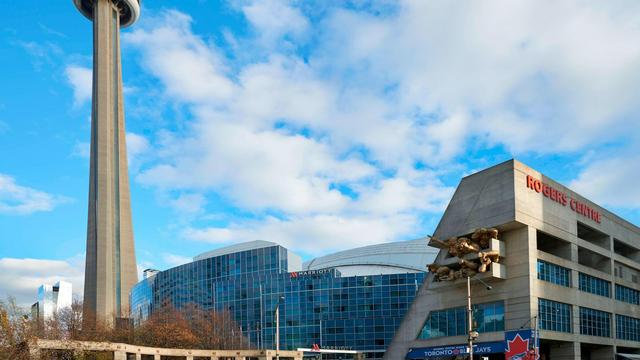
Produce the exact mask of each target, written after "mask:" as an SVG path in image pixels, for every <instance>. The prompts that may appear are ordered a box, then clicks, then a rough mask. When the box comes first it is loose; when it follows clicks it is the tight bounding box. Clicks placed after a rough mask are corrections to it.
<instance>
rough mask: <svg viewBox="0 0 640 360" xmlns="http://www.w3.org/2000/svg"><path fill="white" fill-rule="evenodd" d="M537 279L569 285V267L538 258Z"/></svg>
mask: <svg viewBox="0 0 640 360" xmlns="http://www.w3.org/2000/svg"><path fill="white" fill-rule="evenodd" d="M538 279H540V280H543V281H548V282H550V283H552V284H557V285H561V286H566V287H571V269H567V268H565V267H562V266H559V265H556V264H552V263H549V262H546V261H542V260H538Z"/></svg>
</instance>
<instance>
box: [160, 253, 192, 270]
mask: <svg viewBox="0 0 640 360" xmlns="http://www.w3.org/2000/svg"><path fill="white" fill-rule="evenodd" d="M162 260H163V261H164V262H165V264H167V265H168V266H169V267H175V266H179V265H183V264H186V263H190V262H192V261H193V259H192V258H190V257H186V256H181V255H176V254H169V253H164V254H162Z"/></svg>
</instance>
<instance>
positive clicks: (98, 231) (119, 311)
mask: <svg viewBox="0 0 640 360" xmlns="http://www.w3.org/2000/svg"><path fill="white" fill-rule="evenodd" d="M73 3H74V4H75V6H76V7H77V8H78V10H80V12H81V13H82V14H83V15H84V16H86V17H87V18H88V19H89V20H91V21H92V22H93V95H92V108H91V160H90V161H91V164H90V175H89V216H88V221H87V255H86V264H85V275H84V314H85V316H84V318H85V324H86V325H87V326H89V327H93V326H95V321H96V320H99V321H103V322H105V323H107V324H110V325H112V326H113V325H114V324H117V321H118V320H119V319H121V318H123V317H126V314H127V313H128V311H129V291H130V290H131V287H132V286H133V285H135V283H137V281H138V276H137V270H136V257H135V250H134V242H133V226H132V222H131V196H130V194H129V174H128V170H127V146H126V138H125V134H126V133H125V123H124V98H123V93H122V64H121V61H120V28H124V27H127V26H130V25H132V24H133V23H135V22H136V21H137V20H138V17H139V16H140V2H139V0H73Z"/></svg>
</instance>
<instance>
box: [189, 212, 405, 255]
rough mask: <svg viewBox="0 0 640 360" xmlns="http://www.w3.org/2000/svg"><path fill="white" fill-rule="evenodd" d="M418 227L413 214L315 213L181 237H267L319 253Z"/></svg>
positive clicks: (197, 231)
mask: <svg viewBox="0 0 640 360" xmlns="http://www.w3.org/2000/svg"><path fill="white" fill-rule="evenodd" d="M416 230H417V228H416V219H415V218H414V217H413V216H412V215H392V216H380V217H373V216H337V215H316V216H303V217H296V218H293V219H290V220H279V219H276V218H273V217H270V218H267V219H266V220H264V221H247V222H243V223H238V224H234V225H231V226H229V227H225V228H219V227H209V228H187V229H185V231H184V232H183V233H182V236H183V237H184V238H186V239H189V240H195V241H203V242H209V243H214V244H221V245H222V244H230V243H239V242H243V241H250V240H256V239H265V240H269V241H275V242H277V243H278V244H281V245H283V246H285V247H288V248H290V249H295V251H302V252H304V253H307V254H311V255H319V254H322V253H324V252H326V251H332V250H343V249H347V248H351V247H356V246H365V245H371V244H377V243H384V242H389V241H391V240H394V239H396V240H397V239H399V238H404V237H405V236H407V234H410V235H414V236H416V237H417V234H415V231H416Z"/></svg>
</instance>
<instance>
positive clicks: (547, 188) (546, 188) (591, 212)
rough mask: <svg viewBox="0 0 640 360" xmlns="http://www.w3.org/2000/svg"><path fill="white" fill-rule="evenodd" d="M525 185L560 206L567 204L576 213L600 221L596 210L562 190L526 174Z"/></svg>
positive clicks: (600, 216)
mask: <svg viewBox="0 0 640 360" xmlns="http://www.w3.org/2000/svg"><path fill="white" fill-rule="evenodd" d="M527 187H528V188H529V189H531V190H533V191H535V192H537V193H542V195H543V196H544V197H546V198H549V199H551V200H552V201H555V202H557V203H558V204H560V205H562V206H567V204H569V207H570V208H571V210H573V211H575V212H576V213H577V214H580V215H582V216H584V217H586V218H589V219H591V220H593V221H595V222H597V223H598V224H600V221H602V215H601V214H600V212H599V211H598V210H596V209H593V208H592V207H590V206H589V205H587V204H585V203H583V202H580V201H578V200H576V199H574V198H571V197H569V196H568V195H567V194H565V193H564V192H562V191H560V190H558V189H556V188H554V187H553V186H551V185H549V184H545V183H543V182H542V181H540V180H538V179H535V178H534V177H533V176H531V175H527Z"/></svg>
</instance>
